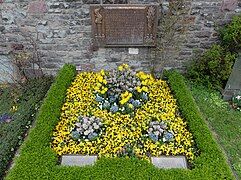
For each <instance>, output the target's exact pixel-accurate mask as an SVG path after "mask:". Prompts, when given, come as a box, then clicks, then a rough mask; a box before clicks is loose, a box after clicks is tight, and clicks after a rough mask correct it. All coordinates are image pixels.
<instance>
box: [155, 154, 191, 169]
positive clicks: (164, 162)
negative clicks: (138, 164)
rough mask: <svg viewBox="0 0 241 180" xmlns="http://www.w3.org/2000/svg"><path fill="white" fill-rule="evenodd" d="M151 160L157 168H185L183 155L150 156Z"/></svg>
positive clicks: (185, 161)
mask: <svg viewBox="0 0 241 180" xmlns="http://www.w3.org/2000/svg"><path fill="white" fill-rule="evenodd" d="M151 162H152V164H153V165H154V166H156V167H157V168H163V169H170V168H182V169H187V160H186V157H185V156H160V157H151Z"/></svg>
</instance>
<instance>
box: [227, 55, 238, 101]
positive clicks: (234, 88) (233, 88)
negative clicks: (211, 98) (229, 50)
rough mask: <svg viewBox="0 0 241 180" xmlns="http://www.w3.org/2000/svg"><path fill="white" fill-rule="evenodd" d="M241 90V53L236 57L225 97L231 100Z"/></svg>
mask: <svg viewBox="0 0 241 180" xmlns="http://www.w3.org/2000/svg"><path fill="white" fill-rule="evenodd" d="M240 91H241V53H240V54H239V57H238V58H237V59H236V61H235V63H234V66H233V70H232V73H231V75H230V76H229V79H228V82H227V84H226V87H225V89H224V91H223V99H224V100H231V99H232V96H233V95H235V94H236V93H238V92H240Z"/></svg>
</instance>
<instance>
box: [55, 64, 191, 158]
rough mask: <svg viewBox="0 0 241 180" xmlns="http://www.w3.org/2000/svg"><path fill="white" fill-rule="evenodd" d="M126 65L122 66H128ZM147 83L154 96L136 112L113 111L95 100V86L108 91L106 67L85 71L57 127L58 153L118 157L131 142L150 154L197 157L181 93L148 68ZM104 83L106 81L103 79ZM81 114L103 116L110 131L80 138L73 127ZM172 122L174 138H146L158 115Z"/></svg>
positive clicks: (143, 88)
mask: <svg viewBox="0 0 241 180" xmlns="http://www.w3.org/2000/svg"><path fill="white" fill-rule="evenodd" d="M123 68H125V67H119V70H123ZM137 76H138V77H139V78H140V80H141V84H142V86H141V87H137V88H136V90H137V91H140V92H141V91H145V92H147V93H148V95H149V99H148V101H147V102H146V103H144V104H143V105H142V106H141V107H140V108H138V109H136V111H135V113H134V116H133V115H130V114H122V113H120V112H116V113H112V112H108V111H107V110H101V109H100V108H99V107H98V102H96V100H95V92H96V91H97V90H98V91H100V93H103V94H104V93H105V92H106V91H107V89H106V88H105V86H103V84H104V85H105V84H107V82H106V80H105V78H104V77H105V72H104V71H103V70H102V71H100V72H97V73H95V72H82V73H80V74H78V75H77V77H76V79H75V80H74V82H73V83H72V85H71V86H70V87H69V89H68V91H67V94H66V100H65V103H64V105H63V107H62V113H61V118H60V121H59V123H58V125H57V126H56V128H55V130H54V132H53V141H52V148H53V149H54V151H55V152H56V153H57V154H58V155H63V154H89V155H90V154H98V155H99V156H105V157H115V156H118V154H119V153H120V152H122V151H123V148H124V147H125V146H126V145H131V146H132V150H133V153H134V155H135V156H137V157H139V158H143V159H148V157H149V156H159V155H181V154H182V155H185V156H186V157H187V159H188V160H189V161H191V160H193V158H194V148H193V137H192V134H191V133H190V132H189V131H188V130H187V124H186V122H185V120H184V119H183V118H182V117H181V116H180V114H179V113H178V107H177V103H176V99H174V97H173V95H172V94H171V90H170V88H169V87H168V84H167V83H166V82H165V81H163V80H159V79H154V78H153V77H152V76H151V75H149V74H146V73H144V72H139V73H137ZM101 83H102V84H101ZM130 96H131V95H130V93H128V92H124V93H123V94H121V97H122V100H121V101H122V102H121V103H123V104H124V103H125V102H126V101H128V99H129V98H130ZM79 116H87V117H88V116H95V117H97V118H100V119H101V120H102V123H103V125H104V126H105V131H103V133H102V134H101V136H98V137H97V138H96V139H95V140H93V141H90V140H83V141H76V140H74V139H73V138H72V137H71V130H72V129H73V127H74V126H75V123H76V122H77V120H78V117H79ZM153 118H154V119H156V120H157V121H160V122H161V121H162V122H164V123H165V124H167V126H168V128H169V130H170V131H172V132H173V134H174V140H173V141H171V142H168V143H162V142H159V141H157V142H155V141H152V140H151V139H150V138H143V132H144V131H146V130H147V129H148V126H149V123H150V121H151V120H152V119H153Z"/></svg>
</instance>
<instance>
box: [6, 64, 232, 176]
mask: <svg viewBox="0 0 241 180" xmlns="http://www.w3.org/2000/svg"><path fill="white" fill-rule="evenodd" d="M75 73H76V72H75V69H74V67H73V66H71V65H67V66H64V68H63V69H62V70H61V71H60V73H59V74H58V76H57V78H56V81H55V82H54V83H53V84H52V86H51V88H50V90H49V91H48V96H47V97H46V98H45V100H44V103H43V105H42V107H41V109H40V111H39V114H38V117H37V120H36V126H35V127H34V128H33V129H32V130H31V132H30V134H29V137H28V139H27V140H26V141H25V143H24V145H23V146H22V148H21V153H20V154H21V155H20V157H19V158H18V159H17V160H16V164H15V166H14V167H13V169H12V170H11V171H10V173H9V174H8V176H7V178H6V179H7V180H18V179H19V180H23V179H40V180H42V179H51V180H52V179H53V180H54V179H56V180H59V179H73V180H74V179H128V180H129V179H142V180H145V179H202V180H203V179H207V180H210V179H234V177H233V175H232V173H231V170H230V168H229V167H228V165H227V163H226V161H225V158H224V156H223V154H222V152H221V150H220V149H219V147H218V146H217V144H216V142H215V141H214V140H213V138H212V135H211V133H210V131H209V130H208V127H207V125H206V124H205V122H204V120H203V119H202V117H201V115H200V112H199V111H198V108H197V106H196V104H195V103H194V100H193V98H192V96H191V94H190V91H189V90H188V89H187V87H186V85H185V83H184V80H183V77H182V76H181V75H180V74H178V73H176V72H170V73H168V79H169V82H170V85H171V87H172V89H173V92H174V93H175V94H176V97H177V99H178V102H179V106H180V107H181V110H182V113H183V115H184V117H185V118H186V119H187V121H188V123H189V126H190V130H191V131H192V132H193V134H194V138H195V139H196V142H197V146H198V148H199V149H200V150H201V153H200V155H199V156H198V157H197V158H196V159H195V162H194V163H195V168H194V169H192V170H182V169H170V170H164V169H157V168H155V167H154V166H153V165H151V164H150V163H148V162H147V161H144V160H138V159H133V158H130V159H126V158H112V159H109V158H101V159H99V160H98V161H97V163H96V165H94V166H92V167H88V166H87V167H66V166H58V165H57V163H58V158H57V156H56V154H55V153H54V152H53V150H52V149H51V147H50V142H51V136H52V132H53V130H54V128H55V126H56V124H57V123H58V121H59V117H60V113H61V109H60V108H61V107H62V105H63V102H64V97H65V94H66V90H67V88H68V87H69V85H70V83H71V81H72V80H73V78H74V76H75ZM128 152H129V147H128ZM130 152H131V148H130Z"/></svg>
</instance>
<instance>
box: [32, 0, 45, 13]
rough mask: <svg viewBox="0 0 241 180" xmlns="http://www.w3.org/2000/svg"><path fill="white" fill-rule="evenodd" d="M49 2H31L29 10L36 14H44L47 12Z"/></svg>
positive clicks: (42, 0) (41, 0)
mask: <svg viewBox="0 0 241 180" xmlns="http://www.w3.org/2000/svg"><path fill="white" fill-rule="evenodd" d="M47 10H48V8H47V4H46V3H45V1H44V0H40V1H32V2H29V5H28V12H29V13H34V14H43V13H45V12H47Z"/></svg>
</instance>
